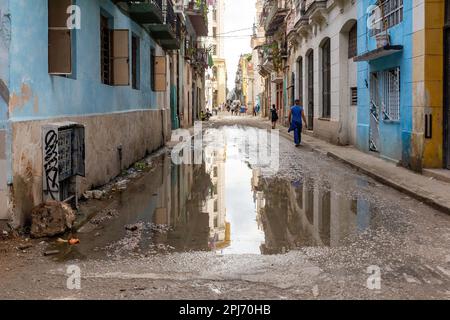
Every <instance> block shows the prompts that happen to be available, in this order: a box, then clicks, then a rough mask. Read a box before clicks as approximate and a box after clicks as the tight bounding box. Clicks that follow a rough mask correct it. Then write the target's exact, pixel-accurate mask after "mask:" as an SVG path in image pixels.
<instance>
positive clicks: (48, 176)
mask: <svg viewBox="0 0 450 320" xmlns="http://www.w3.org/2000/svg"><path fill="white" fill-rule="evenodd" d="M42 160H43V201H44V202H45V201H50V200H54V201H67V200H69V199H70V198H72V197H76V189H77V182H76V177H77V176H82V177H84V176H85V175H86V172H85V167H86V166H85V135H84V126H83V125H80V124H78V123H74V122H62V123H53V124H48V125H45V126H43V127H42Z"/></svg>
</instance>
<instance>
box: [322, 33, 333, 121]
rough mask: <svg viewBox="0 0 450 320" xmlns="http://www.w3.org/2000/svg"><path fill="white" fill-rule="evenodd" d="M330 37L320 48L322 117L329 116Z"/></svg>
mask: <svg viewBox="0 0 450 320" xmlns="http://www.w3.org/2000/svg"><path fill="white" fill-rule="evenodd" d="M330 43H331V42H330V38H326V39H325V40H324V41H323V42H322V45H321V46H320V49H321V50H322V90H321V91H322V117H323V118H326V119H329V118H331V48H330Z"/></svg>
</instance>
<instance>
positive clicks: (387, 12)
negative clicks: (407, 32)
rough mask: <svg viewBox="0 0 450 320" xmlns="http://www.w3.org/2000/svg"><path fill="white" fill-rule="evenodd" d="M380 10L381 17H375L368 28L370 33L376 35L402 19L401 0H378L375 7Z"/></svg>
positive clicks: (373, 12)
mask: <svg viewBox="0 0 450 320" xmlns="http://www.w3.org/2000/svg"><path fill="white" fill-rule="evenodd" d="M375 10H380V14H381V17H380V18H378V19H375V20H374V21H373V23H372V26H371V29H370V35H371V36H374V35H377V34H379V33H381V32H383V31H385V30H387V29H389V28H391V27H393V26H395V25H397V24H399V23H400V22H402V21H403V0H379V1H378V3H377V9H374V10H373V11H372V12H371V14H375V12H376V11H375Z"/></svg>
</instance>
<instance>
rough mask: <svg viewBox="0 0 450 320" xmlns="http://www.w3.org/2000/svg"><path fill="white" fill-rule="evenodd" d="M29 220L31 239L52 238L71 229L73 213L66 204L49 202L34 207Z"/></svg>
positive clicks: (73, 219)
mask: <svg viewBox="0 0 450 320" xmlns="http://www.w3.org/2000/svg"><path fill="white" fill-rule="evenodd" d="M31 219H32V222H31V231H30V233H31V236H32V237H33V238H43V237H53V236H56V235H59V234H63V233H64V232H66V231H67V230H70V229H72V227H73V223H74V222H75V211H74V210H73V209H72V208H71V207H70V206H69V205H68V204H66V203H63V202H58V201H49V202H46V203H43V204H41V205H39V206H37V207H35V208H34V209H33V210H32V212H31Z"/></svg>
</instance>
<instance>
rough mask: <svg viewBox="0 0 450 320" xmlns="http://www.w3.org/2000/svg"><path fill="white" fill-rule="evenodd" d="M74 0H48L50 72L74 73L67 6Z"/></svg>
mask: <svg viewBox="0 0 450 320" xmlns="http://www.w3.org/2000/svg"><path fill="white" fill-rule="evenodd" d="M70 5H72V0H48V72H49V73H50V74H66V75H67V74H71V73H72V31H71V30H69V29H68V28H67V19H68V18H69V15H68V13H67V8H68V7H69V6H70Z"/></svg>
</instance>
